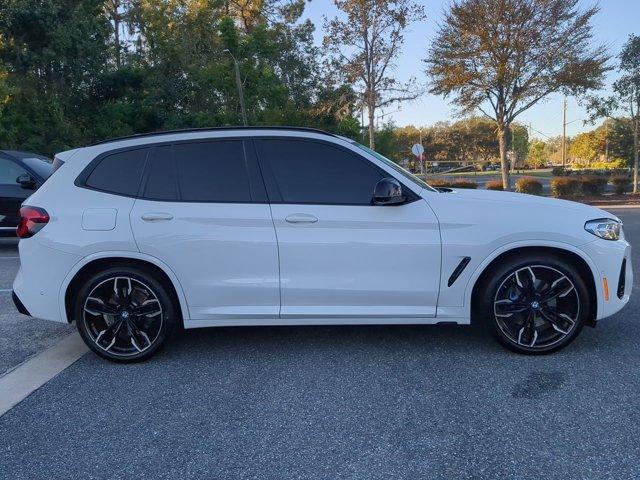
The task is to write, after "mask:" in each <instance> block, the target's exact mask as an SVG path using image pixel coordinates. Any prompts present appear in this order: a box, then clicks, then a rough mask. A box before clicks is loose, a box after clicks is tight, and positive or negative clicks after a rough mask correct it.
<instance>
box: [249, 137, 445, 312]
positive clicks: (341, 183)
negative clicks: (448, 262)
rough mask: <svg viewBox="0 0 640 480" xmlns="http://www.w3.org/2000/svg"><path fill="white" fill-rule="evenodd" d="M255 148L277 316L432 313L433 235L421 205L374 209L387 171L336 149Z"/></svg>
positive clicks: (286, 142)
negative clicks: (271, 234) (275, 252)
mask: <svg viewBox="0 0 640 480" xmlns="http://www.w3.org/2000/svg"><path fill="white" fill-rule="evenodd" d="M256 147H257V151H258V156H259V159H260V165H261V168H262V173H263V175H264V177H265V182H266V184H267V189H268V191H269V197H270V200H271V211H272V215H273V220H274V224H275V227H276V233H277V237H278V247H279V253H280V284H281V304H282V306H281V312H280V315H281V317H282V318H309V319H313V318H318V319H321V318H323V319H326V321H329V322H332V323H340V322H343V321H344V322H347V323H349V322H352V323H353V322H354V321H357V319H358V318H360V319H362V321H363V322H371V321H375V319H376V318H379V319H381V320H380V321H385V320H386V321H389V320H390V319H394V318H395V319H398V321H407V319H408V318H427V317H434V316H435V312H436V304H437V299H438V289H439V283H440V256H441V252H440V234H439V227H438V222H437V219H436V218H435V215H434V214H433V212H432V211H431V209H430V208H429V206H428V205H427V204H426V202H425V201H424V200H423V199H421V198H420V197H418V195H415V194H412V197H411V198H410V201H408V202H407V203H405V204H402V205H396V206H375V205H372V203H371V200H372V196H373V191H374V187H375V185H376V183H377V182H378V181H379V180H380V179H381V178H384V177H385V176H389V174H388V173H386V172H385V171H383V170H382V169H381V168H379V167H377V166H376V165H374V164H373V163H371V162H370V161H369V160H367V159H366V158H363V157H362V156H360V155H358V154H356V153H355V152H353V151H351V150H349V149H347V148H345V147H342V146H339V145H336V144H332V143H329V142H323V141H317V140H314V141H311V140H303V139H293V138H262V139H257V140H256ZM344 317H351V318H350V319H348V320H347V319H344ZM341 318H343V319H344V320H340V319H341ZM332 319H333V320H332Z"/></svg>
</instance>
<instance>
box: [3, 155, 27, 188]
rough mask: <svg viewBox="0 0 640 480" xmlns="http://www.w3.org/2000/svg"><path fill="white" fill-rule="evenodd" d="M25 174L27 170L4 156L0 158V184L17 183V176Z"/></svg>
mask: <svg viewBox="0 0 640 480" xmlns="http://www.w3.org/2000/svg"><path fill="white" fill-rule="evenodd" d="M26 174H27V171H26V170H25V169H24V168H22V167H21V166H20V165H18V164H16V163H14V162H12V161H11V160H7V159H6V158H0V185H17V184H18V182H17V181H16V180H17V178H18V177H19V176H20V175H26Z"/></svg>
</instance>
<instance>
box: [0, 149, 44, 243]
mask: <svg viewBox="0 0 640 480" xmlns="http://www.w3.org/2000/svg"><path fill="white" fill-rule="evenodd" d="M24 175H28V172H27V170H26V169H25V168H23V167H22V166H20V165H19V164H18V163H16V162H15V161H13V160H11V159H9V158H6V157H2V156H0V234H1V233H5V234H6V233H13V231H14V230H15V228H16V226H17V225H18V221H19V218H20V216H19V214H18V212H19V210H20V205H21V204H22V202H23V201H24V200H25V199H26V198H27V197H29V196H30V195H31V194H32V193H33V192H34V190H35V184H34V185H33V188H25V187H23V186H22V185H20V184H19V183H18V182H17V179H18V177H21V176H24Z"/></svg>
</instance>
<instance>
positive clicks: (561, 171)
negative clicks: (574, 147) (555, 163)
mask: <svg viewBox="0 0 640 480" xmlns="http://www.w3.org/2000/svg"><path fill="white" fill-rule="evenodd" d="M567 173H568V172H567V171H566V169H565V168H564V167H553V168H552V169H551V175H554V176H556V177H557V176H560V175H567Z"/></svg>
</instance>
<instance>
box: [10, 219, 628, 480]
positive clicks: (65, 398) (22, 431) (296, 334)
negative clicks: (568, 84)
mask: <svg viewBox="0 0 640 480" xmlns="http://www.w3.org/2000/svg"><path fill="white" fill-rule="evenodd" d="M612 211H613V212H614V213H615V214H616V215H618V216H620V217H621V218H622V219H623V220H624V221H625V231H626V235H627V237H628V238H630V239H631V241H632V243H633V244H634V247H635V248H636V249H637V248H638V247H640V209H624V210H612ZM0 255H1V257H0V262H2V263H1V264H0V281H1V282H2V283H1V285H0V287H1V288H2V293H0V301H1V306H2V310H1V311H2V314H1V315H0V375H1V374H2V373H4V372H6V371H8V370H10V369H12V368H13V367H15V366H16V365H17V364H19V363H21V362H23V361H24V360H26V359H28V358H29V357H30V356H32V355H34V354H36V353H37V352H39V351H42V350H44V349H45V348H46V347H48V346H50V345H53V344H55V343H56V342H57V341H59V339H60V338H61V336H63V335H65V334H67V333H68V332H70V331H72V330H73V328H72V327H68V326H64V325H57V324H52V323H48V322H43V321H40V320H35V319H30V318H27V317H23V316H20V315H19V314H18V313H17V312H16V311H15V309H14V307H13V305H12V304H11V299H10V295H11V293H10V288H11V281H12V279H13V275H14V274H15V271H16V269H17V268H18V262H19V260H18V259H17V252H16V242H15V241H12V240H3V241H2V244H1V245H0ZM634 270H635V272H636V275H639V274H640V269H639V268H638V256H637V255H636V257H635V259H634ZM637 284H638V280H637V279H636V287H635V288H636V294H635V295H634V296H633V297H632V300H631V303H630V305H628V306H627V307H626V308H625V310H623V311H622V312H621V313H619V314H617V315H616V316H614V317H612V318H610V319H607V320H605V321H603V322H601V323H600V324H599V325H598V327H597V328H596V329H591V328H585V330H584V331H583V333H582V334H581V336H580V337H579V338H578V340H577V341H576V342H575V343H573V344H572V345H571V346H570V347H568V348H567V349H565V350H563V351H561V352H559V353H557V354H554V355H550V356H543V357H525V356H520V355H516V354H512V353H510V352H508V351H506V350H504V349H503V348H501V347H500V346H499V345H498V344H496V343H495V342H494V341H493V340H492V339H491V338H489V337H488V336H487V335H486V334H485V333H484V332H483V330H482V329H481V328H479V327H473V326H472V327H424V326H406V327H405V326H403V327H391V326H375V327H295V328H292V327H286V328H285V327H279V328H273V327H262V328H224V329H209V330H200V331H193V330H192V331H187V332H179V333H178V334H176V337H175V339H174V341H173V342H172V343H171V344H170V345H169V346H168V348H166V349H165V350H164V351H163V352H162V353H161V354H160V355H158V356H156V357H154V358H153V359H152V360H151V361H148V362H146V363H142V364H136V365H118V364H113V363H108V362H106V361H103V360H101V359H99V358H98V357H96V356H95V355H93V354H86V355H85V356H84V357H82V358H81V359H80V360H79V361H78V362H76V363H75V364H73V365H72V366H71V367H69V368H67V369H66V370H65V371H63V372H62V373H61V374H60V375H58V376H57V377H55V378H54V379H52V380H51V381H49V382H48V383H47V384H46V385H44V386H43V387H41V388H40V389H38V390H37V391H35V392H34V393H33V394H31V395H30V396H29V397H28V398H26V399H25V400H24V401H23V402H22V403H20V404H19V405H17V406H16V407H15V408H13V409H12V410H10V411H9V412H7V413H6V414H4V415H3V416H1V417H0V478H7V479H9V478H10V479H38V478H66V479H76V478H77V479H87V478H154V479H156V478H181V479H189V478H216V479H218V478H219V479H249V478H260V479H295V478H299V479H338V478H350V479H351V478H353V479H393V478H397V479H413V478H426V479H450V478H464V479H484V478H510V479H511V478H512V479H541V478H545V479H563V480H567V479H599V480H600V479H626V478H629V479H636V478H638V476H639V475H640V402H639V400H638V396H639V394H640V336H639V335H638V323H639V320H640V319H639V317H638V313H637V312H638V307H639V306H640V294H639V293H638V291H637V288H638V287H637Z"/></svg>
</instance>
